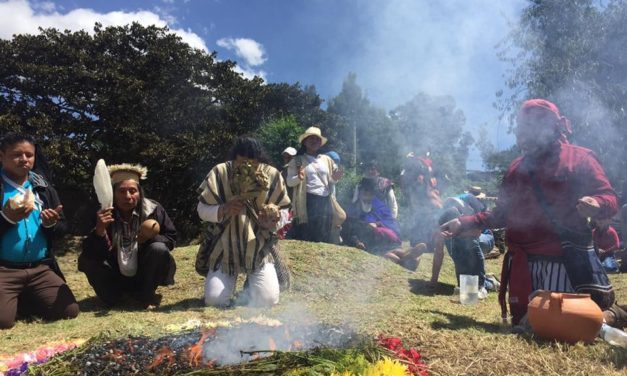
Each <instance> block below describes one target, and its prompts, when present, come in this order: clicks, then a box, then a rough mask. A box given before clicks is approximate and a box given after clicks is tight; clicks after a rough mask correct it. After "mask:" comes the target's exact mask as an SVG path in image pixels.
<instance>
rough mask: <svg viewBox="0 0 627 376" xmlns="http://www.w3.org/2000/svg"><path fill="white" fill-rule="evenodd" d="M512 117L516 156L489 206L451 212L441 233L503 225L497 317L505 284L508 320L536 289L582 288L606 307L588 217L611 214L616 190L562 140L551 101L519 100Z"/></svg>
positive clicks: (585, 154)
mask: <svg viewBox="0 0 627 376" xmlns="http://www.w3.org/2000/svg"><path fill="white" fill-rule="evenodd" d="M517 125H518V126H517V128H516V132H515V133H516V140H517V143H518V146H519V147H520V149H521V151H522V156H521V157H518V158H516V159H515V160H514V161H513V162H512V163H511V165H510V166H509V169H508V170H507V173H506V175H505V177H504V179H503V182H502V185H501V188H500V192H499V197H498V200H497V205H496V207H495V208H494V210H493V211H488V212H482V213H478V214H476V215H471V216H463V217H461V218H458V219H453V220H451V221H449V222H447V223H445V224H443V225H442V227H441V231H442V235H443V236H454V235H462V236H463V234H464V233H467V232H468V231H472V230H477V229H483V228H500V227H505V228H506V236H507V243H508V247H509V252H508V255H507V257H506V258H505V260H504V262H503V272H502V276H501V278H502V282H503V283H502V285H501V291H500V292H499V302H500V304H501V309H502V311H503V315H504V317H505V316H506V315H507V306H506V303H505V293H506V291H507V290H508V285H509V305H510V309H511V313H512V316H513V317H512V318H513V320H512V321H513V323H514V324H518V323H519V322H520V321H521V319H522V318H523V317H524V316H525V314H526V312H527V304H528V301H529V295H530V294H531V293H532V292H533V291H536V290H539V289H542V290H549V291H562V292H569V291H570V292H572V291H577V292H585V293H590V294H591V295H592V298H593V300H594V301H595V302H596V303H597V304H598V305H599V306H600V307H601V309H602V310H604V311H605V310H608V309H609V308H610V307H611V306H612V305H613V304H614V292H613V289H612V286H611V285H610V282H609V280H608V278H607V275H606V274H605V272H604V271H603V268H602V267H601V264H600V261H599V259H598V257H597V255H596V254H595V252H594V248H593V247H592V241H591V240H592V236H591V231H590V229H589V227H588V222H589V221H590V219H594V220H599V219H605V218H610V217H611V216H613V215H614V214H615V213H616V211H617V210H618V205H617V198H616V194H615V192H614V190H613V189H612V186H611V185H610V182H609V180H608V178H607V177H606V175H605V172H604V171H603V168H602V167H601V164H600V163H599V161H598V160H597V158H596V156H595V155H594V153H593V152H592V151H590V150H588V149H585V148H582V147H578V146H574V145H571V144H569V143H568V141H567V138H566V136H567V135H568V134H569V133H571V128H570V122H569V121H568V119H566V118H565V117H563V116H561V115H560V112H559V110H558V108H557V106H556V105H555V104H553V103H551V102H549V101H547V100H544V99H532V100H528V101H526V102H524V103H523V104H522V106H521V108H520V111H519V113H518V117H517ZM608 312H609V311H608ZM606 318H609V317H608V316H607V315H606ZM608 321H610V320H608ZM614 321H616V320H614Z"/></svg>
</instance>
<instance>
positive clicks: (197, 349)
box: [187, 328, 216, 368]
mask: <svg viewBox="0 0 627 376" xmlns="http://www.w3.org/2000/svg"><path fill="white" fill-rule="evenodd" d="M215 332H216V330H215V328H213V329H203V330H202V335H201V336H200V339H199V340H198V342H196V343H195V344H193V345H192V346H190V347H189V349H188V350H187V356H188V359H189V365H190V366H191V367H194V368H197V367H198V366H199V365H201V363H202V350H203V345H204V344H205V342H206V341H207V338H209V336H210V335H214V334H215ZM206 366H207V367H211V366H213V362H212V361H210V362H207V363H206Z"/></svg>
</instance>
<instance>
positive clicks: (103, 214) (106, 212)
mask: <svg viewBox="0 0 627 376" xmlns="http://www.w3.org/2000/svg"><path fill="white" fill-rule="evenodd" d="M113 221H114V219H113V208H105V209H102V210H99V211H98V213H96V230H95V231H96V235H98V236H105V234H106V233H107V227H109V225H110V224H111V223H112V222H113Z"/></svg>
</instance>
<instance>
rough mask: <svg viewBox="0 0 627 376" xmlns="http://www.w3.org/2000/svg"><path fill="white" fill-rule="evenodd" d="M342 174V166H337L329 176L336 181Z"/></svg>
mask: <svg viewBox="0 0 627 376" xmlns="http://www.w3.org/2000/svg"><path fill="white" fill-rule="evenodd" d="M342 176H344V169H343V168H342V167H340V168H338V169H337V170H335V171H334V172H333V173H332V174H331V178H332V179H333V180H335V181H338V180H340V179H341V178H342Z"/></svg>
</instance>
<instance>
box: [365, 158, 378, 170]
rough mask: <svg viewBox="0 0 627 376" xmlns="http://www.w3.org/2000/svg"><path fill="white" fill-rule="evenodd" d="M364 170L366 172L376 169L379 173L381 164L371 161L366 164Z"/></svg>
mask: <svg viewBox="0 0 627 376" xmlns="http://www.w3.org/2000/svg"><path fill="white" fill-rule="evenodd" d="M364 168H365V169H366V170H370V169H372V168H375V169H377V171H379V164H378V163H377V161H375V160H374V159H373V160H370V161H368V162H366V163H365V164H364Z"/></svg>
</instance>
